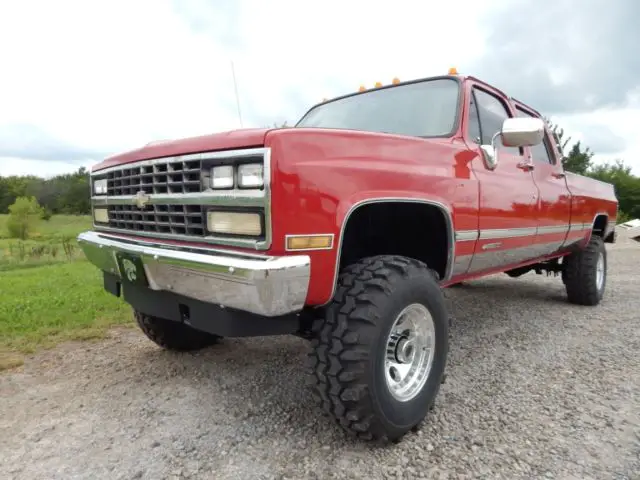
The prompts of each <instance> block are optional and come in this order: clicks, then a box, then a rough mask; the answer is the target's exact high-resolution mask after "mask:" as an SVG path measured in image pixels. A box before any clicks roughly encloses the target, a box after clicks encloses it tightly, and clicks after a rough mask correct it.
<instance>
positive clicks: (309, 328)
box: [78, 75, 617, 440]
mask: <svg viewBox="0 0 640 480" xmlns="http://www.w3.org/2000/svg"><path fill="white" fill-rule="evenodd" d="M561 160H562V159H561V153H560V151H559V149H558V148H557V145H556V142H555V140H554V137H553V134H552V132H550V131H549V130H548V129H547V128H546V126H545V123H544V122H543V120H542V119H541V116H540V114H539V113H538V112H536V111H535V110H534V109H532V108H531V107H529V106H527V105H525V104H523V103H521V102H519V101H516V100H514V99H512V98H510V97H508V96H507V95H505V94H504V93H502V92H501V91H499V90H497V89H496V88H494V87H492V86H490V85H488V84H486V83H484V82H482V81H480V80H478V79H476V78H473V77H465V76H459V75H447V76H441V77H433V78H426V79H421V80H416V81H410V82H403V83H397V84H393V85H389V86H385V87H380V88H374V89H371V90H368V91H363V92H358V93H353V94H349V95H345V96H342V97H339V98H335V99H332V100H330V101H326V102H323V103H321V104H318V105H316V106H314V107H313V108H311V109H310V110H309V111H308V112H307V113H306V114H305V115H304V116H303V117H302V119H301V120H300V121H299V122H298V123H297V124H296V125H295V127H293V128H283V129H243V130H236V131H231V132H226V133H218V134H213V135H206V136H201V137H194V138H187V139H182V140H175V141H166V142H158V143H153V144H149V145H147V146H145V147H143V148H140V149H138V150H134V151H130V152H127V153H123V154H120V155H116V156H114V157H111V158H108V159H106V160H104V161H103V162H102V163H100V164H98V165H96V166H95V167H94V168H93V169H92V173H91V183H92V192H93V193H92V198H91V201H92V210H93V212H92V213H93V218H94V229H93V230H92V231H89V232H85V233H82V234H80V236H79V237H78V240H79V242H80V245H81V246H82V248H83V250H84V252H85V254H86V256H87V257H88V259H89V260H90V261H91V262H93V263H94V264H95V265H96V266H97V267H98V268H100V269H101V270H102V272H103V274H104V286H105V289H106V290H107V291H109V292H111V293H112V294H114V295H117V296H122V297H123V298H124V300H125V301H126V302H128V303H129V304H131V305H132V307H133V310H134V314H135V318H136V320H137V322H138V325H139V326H140V328H141V329H142V331H143V332H144V333H145V334H146V335H147V336H148V337H149V338H150V339H151V340H153V341H154V342H155V343H157V344H158V345H160V346H161V347H164V348H167V349H173V350H192V349H197V348H202V347H205V346H208V345H211V344H214V343H216V342H217V341H218V340H219V339H220V338H221V337H225V336H229V337H233V336H253V335H275V334H297V335H300V336H303V337H305V338H308V339H310V340H311V341H312V342H311V352H310V355H309V365H308V369H309V375H310V377H311V379H312V384H313V390H314V392H315V397H316V399H317V401H318V404H319V405H320V406H321V407H322V408H323V409H324V410H325V411H327V412H328V413H329V414H330V415H332V416H333V417H334V418H335V419H336V420H337V421H338V423H339V424H340V425H342V426H343V427H344V428H345V429H346V430H347V431H349V432H352V433H355V434H357V435H358V436H360V437H362V438H365V439H383V440H384V439H386V440H397V439H399V438H400V437H402V436H403V435H404V434H405V433H406V432H407V431H409V430H410V429H412V428H416V427H417V426H418V425H419V424H420V422H421V421H422V419H423V418H424V417H425V415H426V414H427V412H428V410H429V408H430V407H431V406H432V405H433V402H434V400H435V397H436V395H437V393H438V389H439V386H440V383H441V381H442V378H443V374H444V369H445V364H446V359H447V350H448V328H449V316H448V313H447V309H446V306H445V303H444V302H443V294H442V288H444V287H448V286H451V285H454V284H457V283H460V282H463V281H466V280H470V279H474V278H478V277H482V276H485V275H489V274H495V273H499V272H505V273H507V274H509V275H511V276H513V277H516V276H519V275H522V274H523V273H526V272H528V271H530V270H534V271H536V272H538V273H541V272H543V271H544V272H554V273H556V274H560V275H561V278H562V281H563V282H564V284H565V285H566V291H567V297H568V300H569V301H570V302H573V303H576V304H582V305H597V304H598V303H599V302H600V300H601V299H602V297H603V294H604V291H605V284H606V274H607V251H606V249H605V245H604V244H605V242H614V241H615V236H614V226H615V220H616V214H617V200H616V197H615V194H614V190H613V187H612V186H611V185H609V184H605V183H602V182H599V181H596V180H592V179H589V178H586V177H582V176H579V175H574V174H571V173H568V172H565V171H564V170H563V167H562V162H561ZM514 288H517V287H516V286H515V285H514ZM498 301H499V299H498Z"/></svg>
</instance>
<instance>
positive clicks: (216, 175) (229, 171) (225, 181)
mask: <svg viewBox="0 0 640 480" xmlns="http://www.w3.org/2000/svg"><path fill="white" fill-rule="evenodd" d="M232 187H233V166H232V165H221V166H218V167H213V168H212V169H211V188H232Z"/></svg>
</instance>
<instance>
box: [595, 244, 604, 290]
mask: <svg viewBox="0 0 640 480" xmlns="http://www.w3.org/2000/svg"><path fill="white" fill-rule="evenodd" d="M603 284H604V254H603V253H602V252H600V255H598V263H597V264H596V287H597V288H598V291H600V290H602V285H603Z"/></svg>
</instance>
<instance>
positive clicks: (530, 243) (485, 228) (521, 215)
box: [467, 83, 538, 273]
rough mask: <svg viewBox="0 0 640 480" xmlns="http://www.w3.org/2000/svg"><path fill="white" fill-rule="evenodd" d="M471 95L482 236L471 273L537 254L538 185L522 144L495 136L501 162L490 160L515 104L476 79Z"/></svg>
mask: <svg viewBox="0 0 640 480" xmlns="http://www.w3.org/2000/svg"><path fill="white" fill-rule="evenodd" d="M467 101H468V102H469V104H468V105H469V109H468V111H469V115H468V122H467V126H468V128H467V135H468V137H469V140H470V142H471V143H469V146H470V148H472V149H475V150H476V151H477V153H478V156H477V157H476V158H475V159H474V160H473V162H472V168H473V171H474V173H475V175H476V177H477V179H478V181H479V184H480V201H479V208H480V211H479V219H478V228H479V237H478V241H477V242H476V248H475V251H474V254H473V258H472V260H471V263H470V265H469V270H468V273H477V272H488V271H491V270H504V269H505V267H508V266H515V265H516V264H518V263H520V262H523V261H526V260H528V259H531V258H535V257H536V249H535V244H534V242H535V239H536V230H537V226H538V212H537V208H536V207H537V202H538V188H537V186H536V183H535V182H534V178H533V175H532V173H531V170H530V169H529V165H528V162H527V159H526V157H525V155H524V154H525V152H524V149H522V148H516V147H505V146H503V145H502V141H501V138H500V137H497V139H496V141H495V143H496V147H497V148H496V150H495V151H493V155H494V158H496V159H497V165H496V166H495V167H493V166H492V165H491V164H490V162H487V161H486V160H487V157H486V156H485V155H487V153H486V152H491V148H490V146H491V139H492V138H493V136H494V134H496V133H497V132H499V131H501V130H502V123H503V122H504V120H505V119H507V118H510V117H514V116H515V112H514V110H513V107H512V105H511V104H510V103H507V102H505V101H504V98H503V96H502V95H501V94H500V93H499V92H497V91H495V90H493V89H491V88H490V87H487V86H485V85H483V84H473V83H472V84H471V86H470V87H469V91H468V95H467ZM487 147H488V148H487Z"/></svg>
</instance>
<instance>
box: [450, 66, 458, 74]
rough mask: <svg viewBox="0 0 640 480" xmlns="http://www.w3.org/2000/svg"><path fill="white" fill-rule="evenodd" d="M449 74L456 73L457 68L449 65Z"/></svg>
mask: <svg viewBox="0 0 640 480" xmlns="http://www.w3.org/2000/svg"><path fill="white" fill-rule="evenodd" d="M449 75H458V69H457V68H456V67H451V68H450V69H449Z"/></svg>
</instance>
